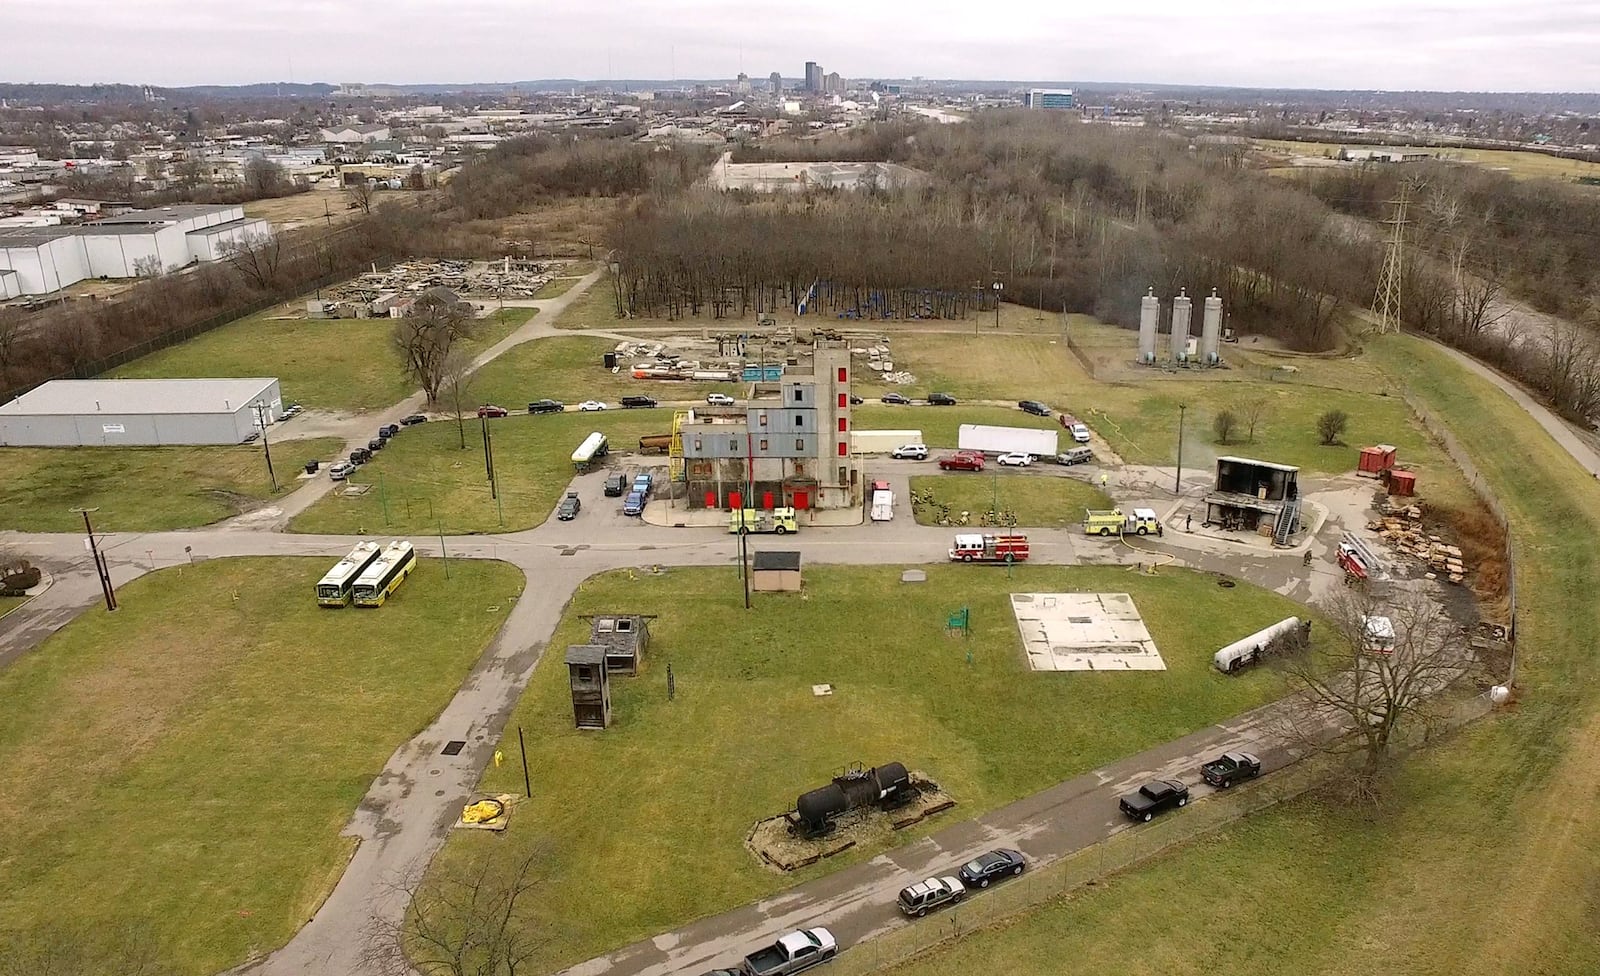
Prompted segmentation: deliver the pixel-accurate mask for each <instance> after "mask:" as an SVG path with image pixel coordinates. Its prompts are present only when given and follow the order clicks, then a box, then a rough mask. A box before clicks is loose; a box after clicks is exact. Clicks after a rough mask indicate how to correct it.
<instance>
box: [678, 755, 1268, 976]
mask: <svg viewBox="0 0 1600 976" xmlns="http://www.w3.org/2000/svg"><path fill="white" fill-rule="evenodd" d="M1200 775H1201V776H1202V777H1203V778H1204V779H1205V781H1206V782H1207V783H1210V784H1211V785H1212V786H1215V787H1217V788H1218V789H1224V790H1225V789H1227V788H1228V787H1230V786H1232V785H1233V784H1234V783H1237V782H1240V781H1242V780H1246V779H1253V778H1254V777H1256V776H1259V775H1261V760H1259V759H1257V758H1256V757H1255V756H1253V755H1251V754H1250V753H1247V752H1226V753H1223V754H1222V755H1221V756H1219V757H1218V758H1216V759H1214V760H1212V761H1211V762H1208V763H1205V764H1203V765H1202V766H1201V767H1200ZM1188 804H1189V787H1188V786H1187V785H1186V784H1184V783H1183V782H1182V781H1180V780H1175V779H1170V780H1169V779H1158V780H1151V781H1150V782H1148V783H1146V784H1144V785H1143V786H1141V787H1139V789H1138V790H1137V791H1136V792H1134V793H1129V794H1127V795H1125V796H1121V797H1118V798H1117V806H1118V808H1119V809H1120V810H1121V811H1122V813H1123V814H1124V815H1125V816H1127V817H1129V818H1131V819H1133V820H1137V821H1140V822H1143V823H1148V822H1149V821H1150V820H1152V819H1153V818H1154V817H1155V815H1156V814H1157V813H1160V812H1161V811H1163V810H1168V809H1173V808H1176V807H1184V806H1188ZM1027 864H1028V862H1027V858H1026V857H1024V856H1023V854H1022V852H1021V851H1018V850H1014V849H1012V848H1009V847H998V848H995V849H994V850H991V851H986V852H984V853H982V854H979V855H978V856H977V857H975V858H973V859H972V860H970V861H968V862H967V863H965V864H963V865H961V867H960V869H959V870H957V871H956V873H955V874H951V875H935V876H933V877H930V878H924V879H923V880H921V881H918V882H916V883H915V884H909V885H906V886H905V887H904V888H901V889H900V894H899V896H898V897H897V898H896V899H895V902H896V904H897V905H898V906H899V908H900V911H901V912H902V913H903V914H905V915H909V916H911V917H913V918H922V917H924V916H925V915H927V914H928V913H929V912H931V911H933V910H934V909H937V908H941V907H943V906H945V905H958V904H960V903H961V901H962V900H963V899H965V898H966V896H967V895H968V894H969V893H970V892H972V891H974V890H977V891H982V890H983V889H985V888H988V887H989V886H990V885H992V884H994V883H996V882H998V881H1003V880H1005V879H1006V878H1015V877H1017V876H1019V875H1021V874H1022V873H1023V872H1024V871H1025V870H1027ZM838 952H839V943H838V940H837V939H835V938H834V936H833V933H832V932H830V931H828V930H827V929H825V928H810V929H800V930H798V931H795V932H790V933H788V934H787V935H785V936H783V937H782V938H780V939H778V940H777V941H776V942H774V943H773V944H772V945H770V946H767V947H765V948H763V949H759V950H757V951H756V952H753V953H751V954H750V955H748V956H745V957H744V961H743V962H742V963H741V964H740V966H739V968H738V969H736V970H734V969H717V970H712V971H711V972H708V973H705V974H704V976H793V974H794V973H798V972H800V971H801V970H804V969H809V968H811V967H812V966H816V965H819V964H821V963H824V962H827V961H828V960H830V959H832V958H833V957H834V956H836V955H837V954H838Z"/></svg>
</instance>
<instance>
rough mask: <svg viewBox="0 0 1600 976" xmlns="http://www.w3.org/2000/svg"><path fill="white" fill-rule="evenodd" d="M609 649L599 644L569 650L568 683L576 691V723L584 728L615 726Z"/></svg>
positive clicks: (582, 645) (573, 693)
mask: <svg viewBox="0 0 1600 976" xmlns="http://www.w3.org/2000/svg"><path fill="white" fill-rule="evenodd" d="M610 678H611V676H610V672H609V671H607V669H606V649H605V648H604V647H603V646H600V645H598V644H572V645H569V646H568V647H567V683H568V684H569V685H570V686H571V688H572V720H573V722H574V723H576V724H577V726H578V728H580V729H603V728H605V727H607V726H609V725H610V724H611V680H610Z"/></svg>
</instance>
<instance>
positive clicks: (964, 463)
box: [939, 451, 983, 471]
mask: <svg viewBox="0 0 1600 976" xmlns="http://www.w3.org/2000/svg"><path fill="white" fill-rule="evenodd" d="M939 469H940V470H941V471H982V470H983V455H982V454H979V453H978V452H977V451H957V452H955V453H954V454H946V455H945V456H944V457H942V458H940V459H939Z"/></svg>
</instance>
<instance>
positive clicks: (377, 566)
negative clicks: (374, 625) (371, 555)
mask: <svg viewBox="0 0 1600 976" xmlns="http://www.w3.org/2000/svg"><path fill="white" fill-rule="evenodd" d="M416 568H417V553H416V551H415V550H414V549H412V548H411V543H409V542H404V541H397V542H391V543H389V545H388V546H387V547H385V548H384V550H383V555H381V556H379V557H378V558H377V560H376V561H375V562H374V563H373V564H372V565H371V566H368V567H367V568H366V569H365V570H364V571H363V572H362V573H361V575H360V576H358V577H356V587H355V601H356V606H358V607H381V606H383V601H385V600H387V599H389V594H391V593H393V592H394V591H395V590H396V589H398V588H399V587H400V584H401V583H403V582H405V579H406V577H407V576H410V575H411V571H412V570H413V569H416Z"/></svg>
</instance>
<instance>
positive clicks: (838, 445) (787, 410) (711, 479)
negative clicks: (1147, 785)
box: [671, 342, 861, 509]
mask: <svg viewBox="0 0 1600 976" xmlns="http://www.w3.org/2000/svg"><path fill="white" fill-rule="evenodd" d="M758 389H759V386H758ZM768 389H769V390H770V386H769V387H768ZM775 394H776V395H764V396H762V395H758V396H757V397H755V398H753V399H751V400H749V401H748V402H747V403H746V405H745V407H744V408H743V410H739V411H729V412H723V413H716V412H710V411H688V412H686V413H683V414H680V415H679V416H678V418H677V420H676V421H675V423H674V436H673V445H672V448H671V452H672V453H673V455H674V457H673V467H674V472H673V473H674V477H675V478H678V479H680V480H682V481H683V482H684V483H685V487H686V490H687V494H686V497H687V498H688V501H689V504H690V505H692V506H695V507H704V508H727V509H736V508H762V509H771V508H777V507H786V508H795V509H810V508H847V507H850V506H852V505H857V504H859V503H860V501H861V499H860V497H859V494H858V487H859V484H860V468H859V466H858V465H857V464H856V460H855V456H854V455H853V454H852V452H851V449H850V431H851V407H850V352H849V350H848V349H846V348H844V347H843V345H842V344H833V345H828V344H824V343H822V342H819V343H818V345H817V347H816V350H815V353H814V355H813V358H812V366H811V370H810V372H809V373H807V372H805V371H803V370H800V369H795V368H792V367H791V368H790V369H789V370H788V371H787V372H785V373H784V374H783V377H782V379H781V380H780V381H779V383H778V384H777V389H776V391H775ZM680 463H681V471H680V469H679V465H680Z"/></svg>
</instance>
